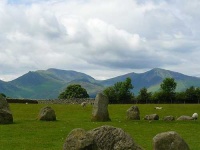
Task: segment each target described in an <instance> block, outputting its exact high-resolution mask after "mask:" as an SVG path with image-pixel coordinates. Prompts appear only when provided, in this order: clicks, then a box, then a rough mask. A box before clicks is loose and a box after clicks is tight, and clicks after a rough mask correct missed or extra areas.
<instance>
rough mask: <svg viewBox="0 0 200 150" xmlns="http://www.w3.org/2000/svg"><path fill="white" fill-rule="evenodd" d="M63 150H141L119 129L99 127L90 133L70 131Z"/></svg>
mask: <svg viewBox="0 0 200 150" xmlns="http://www.w3.org/2000/svg"><path fill="white" fill-rule="evenodd" d="M63 150H143V148H142V147H140V146H139V145H138V144H136V143H135V141H134V140H133V138H132V137H131V136H130V135H129V134H127V133H125V132H124V131H123V130H122V129H121V128H116V127H113V126H108V125H105V126H101V127H98V128H95V129H92V130H90V131H87V132H86V131H85V130H84V129H80V128H77V129H74V130H72V131H71V132H70V133H69V134H68V136H67V138H66V140H65V143H64V145H63Z"/></svg>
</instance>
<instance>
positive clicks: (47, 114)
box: [38, 106, 56, 121]
mask: <svg viewBox="0 0 200 150" xmlns="http://www.w3.org/2000/svg"><path fill="white" fill-rule="evenodd" d="M38 119H39V120H43V121H55V120H56V114H55V111H54V110H53V109H52V108H51V107H49V106H47V107H44V108H42V109H41V110H40V113H39V116H38Z"/></svg>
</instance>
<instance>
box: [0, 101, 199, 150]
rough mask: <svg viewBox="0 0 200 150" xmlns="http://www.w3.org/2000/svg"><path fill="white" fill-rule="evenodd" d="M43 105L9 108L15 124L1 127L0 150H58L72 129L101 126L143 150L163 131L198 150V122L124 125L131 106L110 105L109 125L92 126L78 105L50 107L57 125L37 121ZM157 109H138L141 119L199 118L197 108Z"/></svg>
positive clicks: (86, 111) (88, 114) (88, 113)
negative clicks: (122, 134) (123, 134)
mask: <svg viewBox="0 0 200 150" xmlns="http://www.w3.org/2000/svg"><path fill="white" fill-rule="evenodd" d="M44 106H46V105H44V104H29V105H25V104H10V107H11V111H12V113H13V117H14V123H13V124H10V125H0V143H1V144H0V149H5V150H11V149H15V150H45V149H46V150H61V149H62V146H63V143H64V140H65V138H66V136H67V135H68V133H69V132H70V131H71V130H72V129H74V128H83V129H85V130H90V129H93V128H96V127H99V126H102V125H112V126H115V127H119V128H122V129H123V130H124V131H126V132H127V133H129V134H130V135H131V136H132V137H133V139H134V140H135V141H136V143H138V144H139V145H141V146H142V147H144V148H145V149H146V150H151V149H152V138H153V137H154V136H155V135H156V134H158V133H160V132H165V131H176V132H178V133H179V134H180V135H181V137H182V138H183V139H184V140H185V141H186V142H187V143H188V145H189V147H190V149H191V150H199V149H200V143H199V131H200V125H199V123H200V122H199V121H198V120H197V121H173V122H164V121H162V120H159V121H152V122H149V121H145V120H140V121H127V120H126V110H127V109H128V108H129V107H130V106H131V105H109V113H110V118H111V120H112V121H111V122H91V121H90V117H91V112H92V106H87V107H86V108H82V107H81V106H80V105H56V104H54V105H49V106H51V107H52V108H53V109H54V110H55V111H56V115H57V121H55V122H44V121H38V120H37V119H36V118H37V115H38V113H39V110H40V109H41V108H42V107H44ZM155 106H156V105H153V104H147V105H138V107H139V109H140V116H141V118H143V117H144V116H145V115H147V114H152V113H157V114H158V115H159V116H160V119H162V117H163V116H166V115H173V116H175V117H178V116H181V115H192V114H193V113H194V112H197V113H198V114H200V105H198V104H195V105H184V104H182V105H181V104H180V105H170V104H169V105H168V104H163V105H159V106H162V107H163V109H162V110H155V109H154V107H155Z"/></svg>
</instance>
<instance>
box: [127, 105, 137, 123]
mask: <svg viewBox="0 0 200 150" xmlns="http://www.w3.org/2000/svg"><path fill="white" fill-rule="evenodd" d="M126 115H127V119H128V120H140V111H139V108H138V107H137V106H131V107H130V108H129V109H128V110H127V112H126Z"/></svg>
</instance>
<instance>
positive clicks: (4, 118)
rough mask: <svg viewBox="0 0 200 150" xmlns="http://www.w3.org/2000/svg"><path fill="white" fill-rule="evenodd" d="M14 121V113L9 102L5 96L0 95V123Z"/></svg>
mask: <svg viewBox="0 0 200 150" xmlns="http://www.w3.org/2000/svg"><path fill="white" fill-rule="evenodd" d="M10 123H13V115H12V112H11V111H10V108H9V104H8V102H7V100H6V98H4V97H0V124H10Z"/></svg>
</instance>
